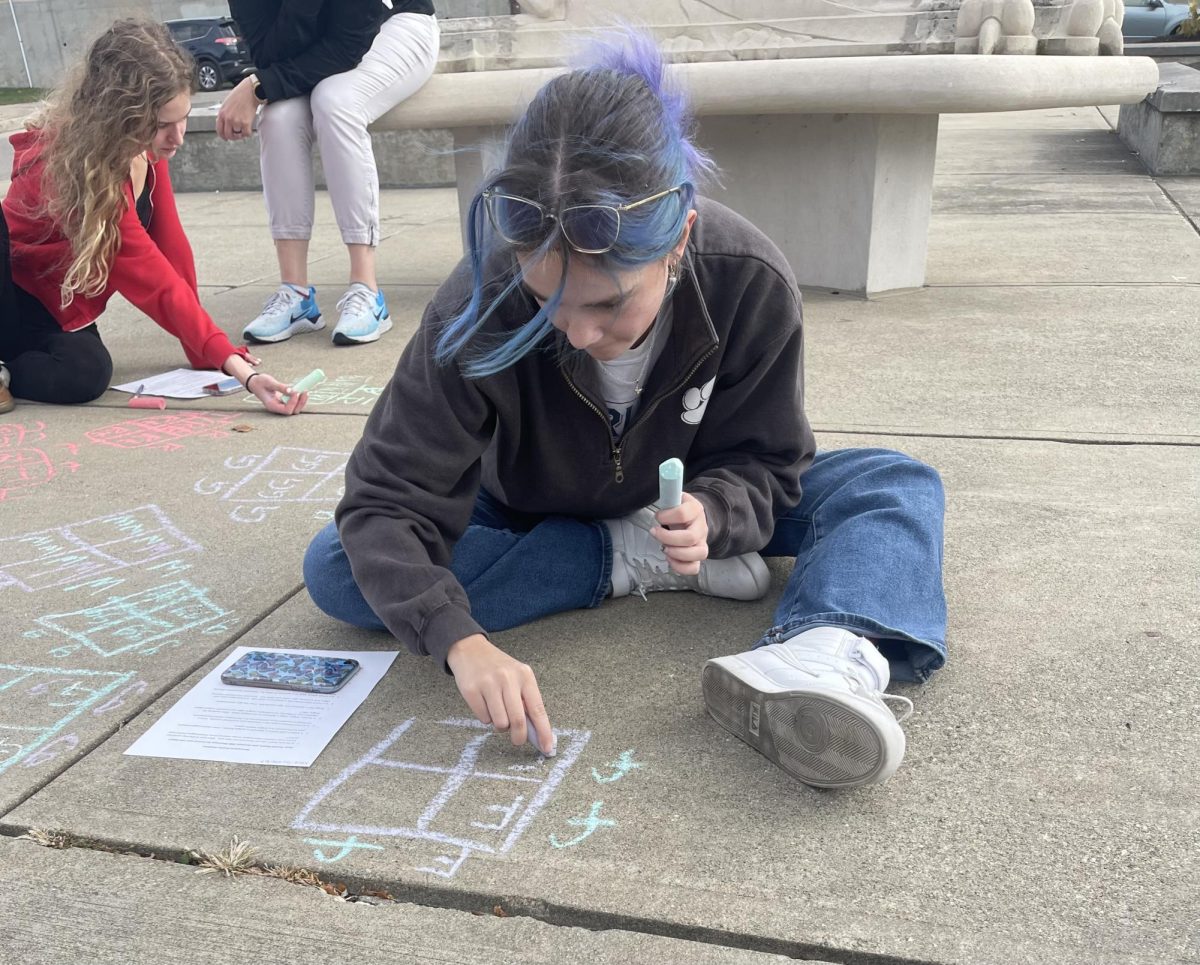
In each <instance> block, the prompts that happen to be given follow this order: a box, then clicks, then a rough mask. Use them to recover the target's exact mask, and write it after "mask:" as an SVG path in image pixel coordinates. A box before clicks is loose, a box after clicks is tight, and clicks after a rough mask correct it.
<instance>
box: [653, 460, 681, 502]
mask: <svg viewBox="0 0 1200 965" xmlns="http://www.w3.org/2000/svg"><path fill="white" fill-rule="evenodd" d="M681 502H683V463H682V462H680V461H679V460H678V459H668V460H667V461H666V462H664V463H663V464H662V465H661V466H659V467H658V508H659V509H670V508H671V507H672V506H678V505H679V504H680V503H681Z"/></svg>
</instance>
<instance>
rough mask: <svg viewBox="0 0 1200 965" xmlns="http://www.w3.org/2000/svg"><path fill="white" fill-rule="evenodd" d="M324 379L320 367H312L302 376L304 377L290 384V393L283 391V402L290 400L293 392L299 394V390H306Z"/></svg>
mask: <svg viewBox="0 0 1200 965" xmlns="http://www.w3.org/2000/svg"><path fill="white" fill-rule="evenodd" d="M324 381H325V373H324V372H322V371H321V370H320V369H313V370H312V371H311V372H309V373H308V375H306V376H304V378H302V379H301V380H300V381H299V382H297V383H296V384H295V385H293V386H292V391H291V392H290V393H289V392H284V393H283V394H282V396H281V397H282V399H283V401H284V402H290V401H291V399H292V395H293V394H295V395H299V394H300V393H301V392H307V391H308V390H309V389H311V388H312V387H313V386H314V385H320V384H321V383H322V382H324Z"/></svg>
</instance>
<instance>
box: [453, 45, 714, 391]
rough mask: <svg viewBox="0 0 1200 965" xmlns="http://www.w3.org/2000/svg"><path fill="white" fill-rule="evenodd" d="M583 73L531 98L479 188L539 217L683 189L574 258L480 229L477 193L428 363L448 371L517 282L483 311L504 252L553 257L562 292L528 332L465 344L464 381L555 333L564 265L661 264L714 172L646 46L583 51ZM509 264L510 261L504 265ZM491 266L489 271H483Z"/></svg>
mask: <svg viewBox="0 0 1200 965" xmlns="http://www.w3.org/2000/svg"><path fill="white" fill-rule="evenodd" d="M582 63H583V66H578V67H576V68H575V69H574V70H572V71H570V72H569V73H566V74H563V75H561V76H559V77H556V78H554V79H553V80H551V81H550V82H549V83H547V84H546V85H545V86H544V87H543V88H542V89H541V90H540V91H538V93H537V94H536V95H535V97H534V99H533V101H532V103H530V105H529V107H528V108H527V109H526V111H525V113H524V114H523V115H522V117H521V119H520V120H519V121H517V123H516V125H515V126H514V127H513V129H512V131H511V132H510V133H509V136H508V140H507V145H506V152H505V165H504V168H503V169H502V170H500V171H499V172H496V173H493V174H492V175H490V176H489V177H488V178H487V179H486V183H485V184H484V189H486V188H488V187H497V188H499V189H500V190H502V191H504V192H505V193H507V194H513V195H516V196H518V197H522V198H527V199H529V200H530V201H535V202H537V203H538V204H540V205H542V206H543V207H544V208H546V209H547V210H548V211H551V212H557V211H559V210H561V209H562V208H564V207H567V206H568V205H574V204H609V205H613V206H617V207H619V206H621V205H625V204H629V203H631V202H634V201H639V200H641V199H642V198H647V197H650V196H651V195H654V194H657V193H658V192H660V191H667V190H668V189H670V188H674V187H677V186H682V188H681V190H679V191H676V192H674V193H672V194H668V195H667V196H666V197H664V198H663V199H662V200H661V201H655V202H652V203H651V204H647V205H643V206H642V207H638V208H634V209H632V210H629V211H626V212H624V213H623V214H622V215H621V228H620V232H619V235H618V237H617V242H616V244H615V246H614V247H613V248H612V250H611V251H608V252H606V253H604V254H602V255H583V254H580V253H578V252H576V251H574V250H573V249H571V248H570V246H569V245H567V244H566V242H565V240H564V239H563V237H562V234H561V232H558V231H555V232H552V233H551V234H550V236H549V237H548V238H547V239H546V240H545V241H544V242H543V243H542V244H541V245H540V246H539V247H538V248H535V249H532V250H525V251H511V249H512V246H511V245H509V244H508V243H507V242H505V241H504V240H503V239H502V238H500V237H499V235H497V233H496V232H495V231H494V230H492V228H491V226H490V225H489V224H488V223H487V218H486V212H485V207H484V202H483V190H480V192H479V193H478V194H476V195H475V198H474V199H473V200H472V202H471V208H470V212H469V214H468V217H467V254H468V256H469V258H470V265H471V278H472V289H471V297H470V299H469V301H468V302H467V304H466V306H465V307H464V308H463V310H462V311H461V312H459V314H458V315H456V316H455V317H454V318H451V319H449V320H448V321H447V322H446V325H445V327H444V328H443V329H442V331H441V333H440V335H439V337H438V341H437V346H436V349H435V357H436V359H437V361H438V362H440V363H442V364H447V363H449V362H450V361H451V360H452V359H454V358H456V357H457V356H458V355H459V353H460V352H462V351H464V350H465V349H466V348H467V346H468V345H469V344H470V343H471V342H472V340H473V339H474V338H475V336H476V335H477V334H478V333H479V330H480V328H481V327H482V326H483V324H484V323H485V322H486V321H487V319H488V318H489V316H491V314H492V313H493V312H494V311H495V310H496V308H497V307H498V306H499V305H500V304H501V303H502V302H503V301H504V300H505V299H506V298H507V297H508V296H509V295H510V294H511V293H512V292H513V290H514V289H515V288H516V287H517V286H518V285H519V284H520V281H521V271H520V268H519V267H516V268H515V271H513V272H512V277H510V278H508V280H507V282H506V284H504V285H503V286H502V288H501V290H500V292H499V294H497V295H496V297H495V298H494V299H493V300H492V301H491V303H490V304H488V305H486V306H485V305H484V288H485V279H484V265H485V263H489V262H491V259H493V257H494V256H495V255H497V254H500V253H503V249H506V248H507V249H510V252H511V253H512V254H514V255H515V254H522V255H530V256H532V257H533V258H534V260H536V259H538V258H540V257H542V256H543V255H545V254H548V253H550V252H552V251H553V252H556V253H558V254H559V255H561V257H562V263H563V271H562V278H561V279H560V281H559V285H558V288H557V290H556V291H555V292H554V294H553V295H552V296H551V297H550V299H549V300H548V301H547V302H546V303H545V304H544V305H542V306H540V308H539V310H538V311H537V313H536V314H535V315H534V316H533V317H532V318H531V319H530V320H529V321H528V322H526V323H525V324H523V325H522V326H520V327H519V328H518V329H516V330H515V331H513V332H512V333H511V334H510V335H507V336H506V337H505V338H504V339H503V340H501V341H498V342H495V343H492V344H491V345H483V346H480V345H479V344H476V345H474V346H472V349H473V354H472V355H471V357H470V358H469V359H468V360H467V361H466V364H465V365H464V371H465V373H466V375H468V376H469V377H472V378H480V377H483V376H487V375H493V374H495V373H496V372H500V371H502V370H503V369H506V368H508V367H509V366H510V365H512V364H513V363H515V362H516V361H518V360H519V359H521V358H523V357H524V356H525V355H527V354H528V353H529V352H530V351H532V350H533V349H535V348H536V347H538V346H539V345H540V344H541V343H542V342H543V340H544V339H545V338H546V336H547V335H548V334H549V333H550V332H551V330H552V328H553V326H552V324H551V319H552V318H553V317H554V312H555V310H556V309H557V308H558V305H559V302H560V300H561V297H562V292H563V287H564V285H565V282H566V274H567V270H568V268H569V266H570V262H571V259H572V258H582V259H586V260H588V261H589V262H590V263H591V264H594V265H596V266H598V267H600V268H602V269H605V270H608V271H612V272H616V271H619V270H621V269H627V268H635V267H638V266H641V265H645V264H649V263H650V262H653V261H657V260H658V259H660V258H664V257H666V255H667V254H668V253H669V252H670V251H671V249H672V248H674V247H675V245H676V244H678V242H679V239H680V237H681V236H682V235H683V231H684V227H685V225H686V223H687V216H688V212H689V211H690V210H691V208H692V206H693V202H694V199H695V187H694V185H695V183H696V182H697V181H699V180H700V179H701V178H702V177H704V176H705V175H709V174H711V173H713V171H714V166H713V163H712V161H711V160H710V159H709V158H708V156H707V155H706V154H705V153H704V152H703V151H701V150H700V149H699V148H697V147H696V146H695V144H693V143H692V124H693V121H692V117H691V114H690V112H689V110H688V106H687V101H686V98H685V96H684V95H683V93H682V91H680V90H679V89H678V88H676V87H675V86H674V85H673V84H672V83H671V82H670V80H669V78H668V77H667V70H666V64H665V62H664V61H663V57H662V54H661V53H660V51H659V50H658V48H657V46H655V43H654V41H653V39H651V38H650V37H648V36H647V35H645V34H643V33H640V32H637V31H634V30H626V31H621V32H620V33H617V34H613V35H610V36H608V37H606V38H602V39H600V40H598V41H595V42H593V43H592V44H590V45H589V46H588V47H587V48H586V51H585V54H584V56H583V58H582ZM504 261H505V264H506V265H511V264H512V263H513V262H514V261H515V259H512V258H510V259H505V260H504ZM491 263H495V262H491Z"/></svg>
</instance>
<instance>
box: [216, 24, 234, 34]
mask: <svg viewBox="0 0 1200 965" xmlns="http://www.w3.org/2000/svg"><path fill="white" fill-rule="evenodd" d="M217 36H218V37H236V36H237V31H236V30H234V29H233V24H221V26H219V27H218V28H217Z"/></svg>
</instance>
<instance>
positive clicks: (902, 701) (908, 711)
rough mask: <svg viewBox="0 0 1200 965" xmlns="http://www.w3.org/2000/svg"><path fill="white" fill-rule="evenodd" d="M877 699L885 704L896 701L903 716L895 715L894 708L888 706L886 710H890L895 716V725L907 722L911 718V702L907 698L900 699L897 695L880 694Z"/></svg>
mask: <svg viewBox="0 0 1200 965" xmlns="http://www.w3.org/2000/svg"><path fill="white" fill-rule="evenodd" d="M879 699H880V700H882V701H883V702H884V703H885V704H887V702H888V701H889V700H895V701H898V702H899V704H900V706H901V707H903V708H904V713H903V714H896V708H895V707H892V706H891V705H890V704H888V710H890V711H891V712H892V713H893V714H896V723H898V724H901V723H903V722H904V721H906V720H908V718H909V717H910V716H912V712H913V702H912V701H911V700H909V699H908V698H907V697H901V696H900V695H899V694H880V695H879Z"/></svg>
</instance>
